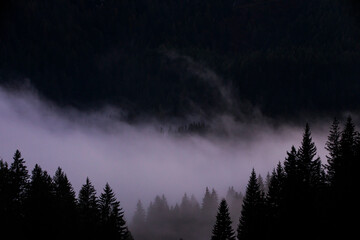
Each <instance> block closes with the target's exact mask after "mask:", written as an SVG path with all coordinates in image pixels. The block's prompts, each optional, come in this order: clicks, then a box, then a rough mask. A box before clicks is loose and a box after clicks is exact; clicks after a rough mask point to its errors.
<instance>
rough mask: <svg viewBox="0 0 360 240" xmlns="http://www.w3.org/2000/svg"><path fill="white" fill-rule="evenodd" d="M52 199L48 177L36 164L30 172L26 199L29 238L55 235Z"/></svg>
mask: <svg viewBox="0 0 360 240" xmlns="http://www.w3.org/2000/svg"><path fill="white" fill-rule="evenodd" d="M54 199H55V197H54V186H53V182H52V179H51V177H50V175H49V174H48V173H47V172H46V171H43V170H42V169H41V167H40V166H39V165H38V164H36V165H35V167H34V169H33V170H32V175H31V181H30V186H29V191H28V194H27V199H26V215H27V221H28V222H29V229H28V231H29V233H30V236H37V235H38V233H39V232H41V233H42V234H45V235H50V234H51V235H54V233H56V231H55V226H54V217H53V216H54V214H53V213H54V211H55V209H54ZM55 237H56V235H55Z"/></svg>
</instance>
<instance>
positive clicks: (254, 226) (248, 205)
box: [237, 169, 263, 240]
mask: <svg viewBox="0 0 360 240" xmlns="http://www.w3.org/2000/svg"><path fill="white" fill-rule="evenodd" d="M262 201H263V200H262V196H261V191H260V188H259V184H258V181H257V178H256V173H255V170H254V169H253V170H252V172H251V175H250V179H249V182H248V185H247V187H246V193H245V197H244V201H243V205H242V210H241V217H240V220H239V225H238V229H237V237H238V239H239V240H243V239H258V238H259V237H261V233H260V232H261V231H259V225H260V223H261V222H262V221H261V218H262V217H263V216H261V208H262V204H263V203H262ZM260 228H261V227H260Z"/></svg>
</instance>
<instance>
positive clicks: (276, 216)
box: [266, 162, 285, 238]
mask: <svg viewBox="0 0 360 240" xmlns="http://www.w3.org/2000/svg"><path fill="white" fill-rule="evenodd" d="M284 180H285V172H284V169H283V167H282V165H281V163H280V162H279V163H278V165H277V168H276V170H275V169H274V170H273V172H272V174H271V177H270V182H269V191H268V193H267V195H266V221H267V223H268V224H267V235H268V236H269V237H270V238H274V237H275V235H276V234H277V231H278V229H279V228H280V227H281V217H282V216H281V210H282V209H281V208H282V207H283V201H284V200H283V198H284V193H283V191H284Z"/></svg>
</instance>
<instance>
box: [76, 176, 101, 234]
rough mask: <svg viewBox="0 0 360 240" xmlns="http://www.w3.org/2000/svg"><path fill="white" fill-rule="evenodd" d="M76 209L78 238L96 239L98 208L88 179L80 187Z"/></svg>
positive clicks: (94, 193)
mask: <svg viewBox="0 0 360 240" xmlns="http://www.w3.org/2000/svg"><path fill="white" fill-rule="evenodd" d="M78 209H79V220H80V236H82V237H83V238H84V239H86V238H97V237H100V236H98V230H99V229H98V228H99V217H100V215H99V206H98V199H97V197H96V190H95V188H94V186H93V185H92V183H91V181H90V180H89V178H88V177H87V178H86V182H85V184H84V185H82V187H81V189H80V191H79V197H78Z"/></svg>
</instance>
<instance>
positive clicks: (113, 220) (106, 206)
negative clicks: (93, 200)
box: [99, 183, 130, 240]
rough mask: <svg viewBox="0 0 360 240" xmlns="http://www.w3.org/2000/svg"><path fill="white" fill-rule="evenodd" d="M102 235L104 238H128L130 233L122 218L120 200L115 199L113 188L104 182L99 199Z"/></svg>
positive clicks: (121, 239)
mask: <svg viewBox="0 0 360 240" xmlns="http://www.w3.org/2000/svg"><path fill="white" fill-rule="evenodd" d="M99 207H100V217H101V218H100V219H101V228H102V237H104V238H105V239H111V238H117V239H120V240H123V239H129V237H130V233H129V230H128V228H127V226H126V222H125V219H124V212H123V211H122V209H121V208H120V202H119V201H117V200H116V198H115V194H114V192H113V190H112V189H111V188H110V185H109V184H108V183H106V185H105V188H104V190H103V193H101V195H100V200H99Z"/></svg>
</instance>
